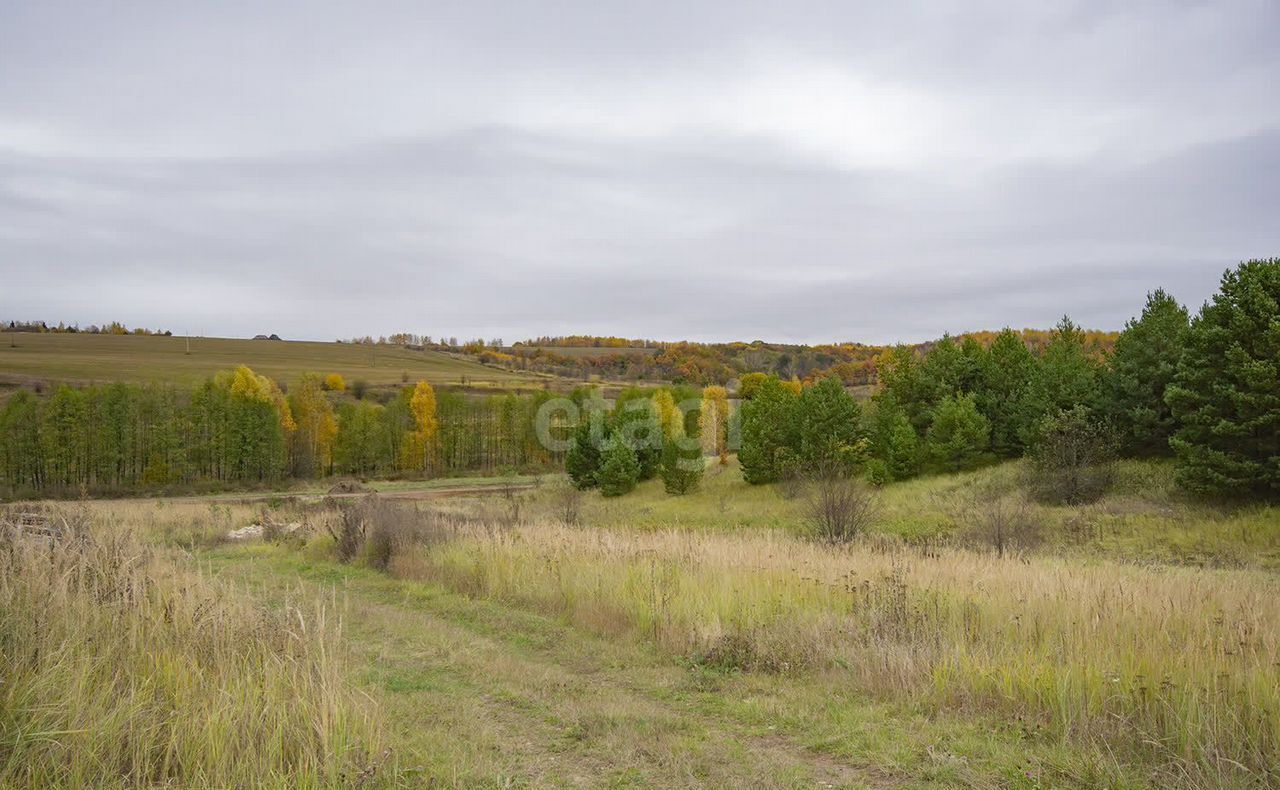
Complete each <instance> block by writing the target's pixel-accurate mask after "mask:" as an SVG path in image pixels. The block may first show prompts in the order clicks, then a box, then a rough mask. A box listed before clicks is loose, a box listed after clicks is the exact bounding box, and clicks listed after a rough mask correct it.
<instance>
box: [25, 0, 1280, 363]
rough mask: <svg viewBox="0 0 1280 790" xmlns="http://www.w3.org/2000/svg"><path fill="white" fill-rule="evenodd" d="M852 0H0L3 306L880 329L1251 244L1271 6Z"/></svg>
mask: <svg viewBox="0 0 1280 790" xmlns="http://www.w3.org/2000/svg"><path fill="white" fill-rule="evenodd" d="M850 5H851V4H846V3H832V4H828V5H822V4H811V5H807V6H804V7H800V6H797V5H795V4H794V3H745V4H744V3H719V2H710V3H701V4H696V7H690V4H674V3H673V4H653V3H650V4H640V5H637V4H634V3H627V4H623V3H607V2H606V3H602V2H592V3H579V2H559V3H538V4H520V3H475V2H467V3H461V2H460V3H429V4H424V3H418V2H412V3H408V2H406V3H402V4H395V3H379V4H376V10H374V8H375V7H369V6H363V5H362V4H352V3H340V2H332V3H330V2H319V1H317V2H307V3H297V4H282V3H273V4H261V3H231V2H228V3H216V4H209V3H198V4H197V3H192V4H186V3H180V2H177V3H175V2H170V3H163V4H161V3H155V4H144V3H135V4H99V3H87V2H86V3H61V4H60V3H57V2H48V3H18V2H16V1H15V2H8V0H0V315H3V316H9V317H19V318H23V317H31V318H45V319H51V320H59V319H61V320H67V321H79V322H81V323H89V322H102V321H107V320H112V319H118V320H123V321H126V322H127V323H131V324H143V325H151V326H155V325H160V326H164V327H167V328H171V329H174V330H175V331H180V332H185V331H191V332H204V333H207V334H229V335H243V334H254V333H257V332H278V333H280V334H282V335H285V336H287V337H306V338H317V339H328V338H332V337H339V336H349V335H354V334H366V333H372V334H380V333H388V332H392V331H415V332H420V333H425V334H434V335H439V334H453V335H458V336H472V335H483V336H486V337H488V336H502V337H504V338H506V339H508V340H514V339H517V338H520V337H524V336H529V335H538V334H557V333H600V334H619V335H627V336H646V337H659V338H668V339H676V338H695V339H706V340H724V339H748V340H749V339H755V338H765V339H773V340H794V341H828V340H862V341H867V342H871V341H875V342H883V341H892V340H918V339H924V338H929V337H935V336H938V335H940V334H942V333H943V332H946V331H951V332H956V331H962V330H965V329H976V328H998V327H1000V326H1003V325H1012V326H1046V325H1049V324H1051V323H1053V321H1054V320H1056V318H1057V317H1058V316H1060V315H1061V314H1063V313H1070V314H1071V315H1072V316H1073V317H1074V318H1075V319H1076V320H1077V321H1078V322H1080V323H1084V324H1087V325H1091V326H1097V327H1105V328H1114V327H1119V326H1120V325H1121V324H1122V323H1123V322H1124V320H1125V319H1126V318H1128V317H1129V316H1131V315H1132V314H1133V313H1135V312H1136V311H1137V310H1138V309H1140V307H1141V303H1142V299H1143V296H1144V294H1145V293H1146V291H1148V290H1150V289H1152V288H1154V287H1157V286H1163V287H1165V288H1167V289H1169V290H1171V291H1172V292H1173V293H1175V295H1177V296H1179V297H1180V298H1181V299H1183V300H1184V301H1187V302H1189V303H1191V304H1192V305H1193V306H1194V305H1198V304H1199V303H1200V302H1201V301H1203V300H1204V299H1205V298H1206V297H1207V296H1208V295H1209V294H1210V293H1211V292H1212V290H1213V288H1214V287H1215V285H1216V282H1217V279H1218V277H1219V276H1220V275H1221V273H1222V270H1223V269H1225V268H1226V267H1227V266H1229V265H1231V264H1233V263H1234V262H1236V261H1238V260H1240V259H1244V258H1249V257H1259V256H1272V255H1277V254H1280V223H1277V222H1276V220H1275V218H1276V217H1277V216H1280V186H1278V185H1280V179H1278V178H1277V176H1278V175H1280V102H1277V101H1276V92H1275V87H1274V86H1275V85H1277V84H1280V50H1277V49H1276V48H1275V46H1274V34H1275V33H1276V31H1277V30H1280V11H1278V10H1277V8H1278V7H1277V6H1275V5H1274V4H1272V3H1269V2H1254V3H1244V2H1242V3H1219V4H1192V3H1144V4H1125V5H1124V7H1123V9H1120V10H1117V8H1116V7H1115V6H1114V4H1104V3H1096V4H1089V3H1085V4H1075V5H1065V4H1057V3H1055V4H1044V5H1043V6H1042V7H1039V8H1037V7H1035V5H1034V4H1012V5H1011V4H992V5H990V6H983V5H981V4H978V5H975V4H972V3H955V4H947V3H936V2H931V3H921V4H918V5H914V6H913V5H912V4H886V7H885V8H883V9H880V10H875V11H851V10H850V9H849V6H850ZM268 6H269V7H268ZM890 6H891V7H890Z"/></svg>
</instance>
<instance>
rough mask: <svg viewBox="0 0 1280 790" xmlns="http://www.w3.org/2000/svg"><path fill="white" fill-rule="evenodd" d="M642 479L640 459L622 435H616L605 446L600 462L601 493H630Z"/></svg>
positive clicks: (613, 494) (611, 494)
mask: <svg viewBox="0 0 1280 790" xmlns="http://www.w3.org/2000/svg"><path fill="white" fill-rule="evenodd" d="M639 479H640V461H639V460H638V459H637V458H636V451H635V450H632V449H631V445H630V444H628V443H627V441H626V440H625V439H623V438H622V436H614V437H613V438H612V439H610V440H609V444H608V446H607V447H605V451H604V456H603V459H602V461H601V464H600V473H599V481H600V493H601V494H603V495H604V496H622V495H623V494H627V493H630V492H631V490H632V489H634V488H635V487H636V482H638V481H639Z"/></svg>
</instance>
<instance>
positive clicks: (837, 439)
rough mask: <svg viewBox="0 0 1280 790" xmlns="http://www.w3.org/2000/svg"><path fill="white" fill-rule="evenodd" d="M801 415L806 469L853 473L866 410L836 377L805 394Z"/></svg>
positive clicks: (805, 391)
mask: <svg viewBox="0 0 1280 790" xmlns="http://www.w3.org/2000/svg"><path fill="white" fill-rule="evenodd" d="M797 412H798V414H799V423H800V425H799V432H800V460H801V464H802V465H803V467H804V468H805V469H806V470H807V471H810V472H816V471H820V470H828V471H830V470H834V469H836V468H837V467H839V468H842V469H844V470H846V471H849V467H851V466H852V465H853V463H852V462H853V461H854V460H856V458H855V456H856V455H857V453H858V450H859V448H860V446H861V444H862V438H863V436H862V426H861V418H862V410H861V409H860V408H859V406H858V402H857V401H856V400H854V399H853V396H852V395H850V394H849V393H848V392H847V391H846V390H845V388H844V384H842V383H841V382H840V380H839V379H837V378H835V377H831V378H826V379H823V380H822V381H819V382H818V383H816V384H814V385H813V386H811V387H809V388H808V389H806V390H804V392H803V393H801V395H800V402H799V403H798V404H797Z"/></svg>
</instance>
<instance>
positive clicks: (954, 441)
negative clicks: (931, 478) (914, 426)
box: [927, 395, 991, 472]
mask: <svg viewBox="0 0 1280 790" xmlns="http://www.w3.org/2000/svg"><path fill="white" fill-rule="evenodd" d="M990 435H991V424H990V423H989V422H987V418H986V417H983V416H982V413H981V412H979V411H978V407H977V405H976V404H975V403H974V399H973V396H972V395H956V396H953V397H950V398H946V399H945V400H943V401H942V403H940V404H938V408H937V409H936V410H935V412H934V416H933V424H932V425H930V426H929V434H928V437H927V438H928V447H929V457H930V459H931V460H932V461H933V462H934V463H935V464H936V465H937V466H938V467H939V468H941V469H945V470H947V471H951V472H955V471H959V470H962V469H972V468H973V467H975V466H977V465H979V464H980V463H982V462H983V461H984V460H985V459H986V457H987V454H988V452H987V451H988V449H989V447H990Z"/></svg>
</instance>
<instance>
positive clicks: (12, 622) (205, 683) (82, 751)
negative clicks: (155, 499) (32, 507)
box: [0, 520, 382, 787]
mask: <svg viewBox="0 0 1280 790" xmlns="http://www.w3.org/2000/svg"><path fill="white" fill-rule="evenodd" d="M61 523H62V522H61V521H60V520H59V522H58V524H59V528H58V532H59V533H60V534H59V536H58V537H56V538H50V537H47V536H44V535H37V534H33V533H32V532H31V531H30V530H26V529H19V528H17V527H15V526H13V525H12V524H9V523H0V678H2V679H3V680H2V682H0V786H5V787H51V786H61V787H85V786H93V787H100V786H127V787H154V786H161V785H164V786H181V787H248V786H280V787H321V786H324V787H328V786H359V785H363V784H367V783H369V782H371V781H375V780H377V779H379V778H380V777H378V776H377V774H378V766H379V762H380V760H381V759H382V755H380V754H379V752H378V750H379V734H378V729H377V727H376V726H375V725H374V723H373V721H372V719H371V718H370V716H369V714H368V712H367V711H366V710H365V709H364V707H363V704H362V703H360V702H358V701H357V700H356V699H354V698H353V697H352V695H351V694H350V693H349V692H348V691H347V690H346V687H345V685H344V678H343V669H342V662H341V660H340V658H339V653H338V651H337V650H336V645H337V643H336V636H335V631H336V625H337V624H336V623H334V622H332V621H331V617H330V615H329V614H328V609H327V608H326V607H324V606H322V605H320V604H319V603H311V604H297V605H288V606H286V607H285V608H284V610H283V611H275V612H270V611H267V610H264V609H262V608H259V607H257V606H256V605H255V604H254V603H253V602H252V601H250V600H246V599H245V598H244V597H243V596H240V595H237V594H236V592H235V591H233V590H231V589H230V588H228V587H226V586H224V585H222V584H220V583H216V582H213V581H211V580H209V579H207V578H204V577H202V576H201V575H200V574H198V573H196V572H194V571H193V570H191V569H190V567H188V566H187V564H186V563H185V562H183V561H181V560H180V559H179V558H176V557H174V556H173V555H172V553H171V552H170V551H167V550H163V549H158V548H154V547H148V546H146V545H143V544H142V543H140V542H138V541H137V540H136V539H135V538H134V537H133V535H132V534H130V533H129V532H127V531H123V530H119V529H111V528H106V527H103V526H100V525H94V529H93V530H92V531H90V529H89V527H88V524H87V522H77V521H75V520H71V521H70V522H69V526H68V527H67V528H66V529H65V530H64V529H63V528H62V526H61Z"/></svg>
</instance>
